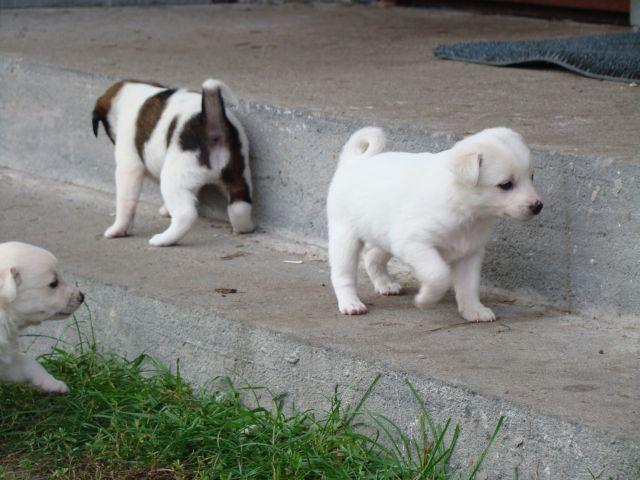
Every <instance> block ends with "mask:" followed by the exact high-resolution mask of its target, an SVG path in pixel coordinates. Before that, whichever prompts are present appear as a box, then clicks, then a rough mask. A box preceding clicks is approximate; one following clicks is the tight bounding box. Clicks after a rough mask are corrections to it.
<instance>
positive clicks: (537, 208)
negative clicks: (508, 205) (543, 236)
mask: <svg viewBox="0 0 640 480" xmlns="http://www.w3.org/2000/svg"><path fill="white" fill-rule="evenodd" d="M542 207H543V205H542V202H541V201H540V200H536V202H535V203H532V204H531V205H529V210H531V213H533V214H534V215H538V214H539V213H540V212H541V211H542Z"/></svg>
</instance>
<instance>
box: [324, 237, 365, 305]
mask: <svg viewBox="0 0 640 480" xmlns="http://www.w3.org/2000/svg"><path fill="white" fill-rule="evenodd" d="M362 247H363V243H362V241H360V240H359V239H358V238H356V237H355V236H354V235H353V234H352V232H351V231H350V229H349V228H348V227H347V228H345V227H342V226H338V225H331V224H330V225H329V264H330V265H331V283H332V284H333V289H334V291H335V293H336V297H337V299H338V308H339V309H340V311H341V312H342V313H344V314H345V315H361V314H363V313H367V307H365V305H364V303H362V302H361V301H360V299H359V298H358V293H357V291H356V280H357V275H358V258H359V255H360V251H361V250H362Z"/></svg>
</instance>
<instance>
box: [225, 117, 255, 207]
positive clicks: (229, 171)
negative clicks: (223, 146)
mask: <svg viewBox="0 0 640 480" xmlns="http://www.w3.org/2000/svg"><path fill="white" fill-rule="evenodd" d="M228 126H229V139H228V140H229V150H230V152H231V158H229V163H227V165H226V166H225V167H224V168H223V169H222V175H221V177H222V183H224V185H225V187H227V192H228V193H229V203H233V202H240V201H242V202H247V203H251V192H250V191H249V185H248V184H247V181H246V180H245V178H244V175H243V174H244V156H243V155H242V144H241V143H240V134H239V132H238V129H237V128H236V127H234V126H233V124H232V123H231V122H229V125H228Z"/></svg>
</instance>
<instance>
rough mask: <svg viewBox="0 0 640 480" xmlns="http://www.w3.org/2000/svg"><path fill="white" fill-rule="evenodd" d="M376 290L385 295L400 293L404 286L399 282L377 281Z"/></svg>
mask: <svg viewBox="0 0 640 480" xmlns="http://www.w3.org/2000/svg"><path fill="white" fill-rule="evenodd" d="M374 288H375V289H376V292H378V293H379V294H380V295H384V296H385V297H389V296H393V295H400V291H401V290H402V286H401V285H400V284H399V283H397V282H388V283H382V282H379V283H376V284H375V285H374Z"/></svg>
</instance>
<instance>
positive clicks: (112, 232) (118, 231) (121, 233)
mask: <svg viewBox="0 0 640 480" xmlns="http://www.w3.org/2000/svg"><path fill="white" fill-rule="evenodd" d="M104 236H105V237H106V238H118V237H126V236H127V229H126V228H125V227H120V226H119V225H112V226H110V227H109V228H107V231H106V232H104Z"/></svg>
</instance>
